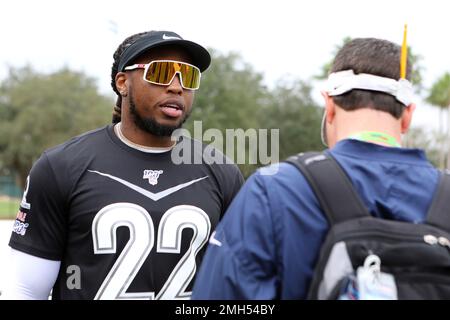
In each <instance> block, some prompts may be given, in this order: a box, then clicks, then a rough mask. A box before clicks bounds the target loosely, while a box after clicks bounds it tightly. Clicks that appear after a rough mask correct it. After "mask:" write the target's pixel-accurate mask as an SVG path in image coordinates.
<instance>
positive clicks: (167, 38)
mask: <svg viewBox="0 0 450 320" xmlns="http://www.w3.org/2000/svg"><path fill="white" fill-rule="evenodd" d="M162 38H163V40H172V39H176V40H181V38H178V37H171V36H166V34H165V33H164V34H163V36H162Z"/></svg>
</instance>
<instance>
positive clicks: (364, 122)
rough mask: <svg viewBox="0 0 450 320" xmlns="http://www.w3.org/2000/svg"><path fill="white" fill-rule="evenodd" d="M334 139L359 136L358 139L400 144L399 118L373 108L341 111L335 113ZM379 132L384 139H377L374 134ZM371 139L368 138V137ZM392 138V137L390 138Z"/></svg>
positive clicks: (389, 144) (382, 143)
mask: <svg viewBox="0 0 450 320" xmlns="http://www.w3.org/2000/svg"><path fill="white" fill-rule="evenodd" d="M336 116H337V118H336V140H337V141H340V140H343V139H348V138H351V137H353V138H355V137H360V140H365V141H366V140H367V141H368V142H371V143H375V144H379V145H384V146H392V145H394V144H395V142H397V144H398V145H400V144H401V128H400V120H398V119H395V118H394V117H393V116H391V115H390V114H388V113H386V112H382V111H378V110H373V109H359V110H354V111H350V112H345V111H341V112H339V114H337V115H336ZM368 133H380V134H381V135H382V136H384V138H387V139H388V140H392V141H389V142H388V141H387V140H386V139H377V137H376V135H375V134H368ZM371 136H372V137H373V139H370V137H371ZM391 138H392V139H391Z"/></svg>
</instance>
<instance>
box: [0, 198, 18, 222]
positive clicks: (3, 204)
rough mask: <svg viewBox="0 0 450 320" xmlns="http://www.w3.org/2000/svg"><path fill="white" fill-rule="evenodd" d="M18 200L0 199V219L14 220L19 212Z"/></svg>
mask: <svg viewBox="0 0 450 320" xmlns="http://www.w3.org/2000/svg"><path fill="white" fill-rule="evenodd" d="M19 203H20V200H19V199H14V198H0V219H14V218H15V217H16V215H17V211H18V210H19Z"/></svg>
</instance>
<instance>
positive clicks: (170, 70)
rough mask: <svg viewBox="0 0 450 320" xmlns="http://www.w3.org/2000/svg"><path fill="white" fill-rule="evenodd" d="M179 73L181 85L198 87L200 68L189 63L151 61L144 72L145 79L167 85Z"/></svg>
mask: <svg viewBox="0 0 450 320" xmlns="http://www.w3.org/2000/svg"><path fill="white" fill-rule="evenodd" d="M177 73H179V74H180V79H181V85H182V86H183V88H185V89H191V90H196V89H198V88H199V87H200V70H199V69H198V68H197V67H195V66H193V65H190V64H187V63H182V62H177V61H152V62H151V63H150V65H149V66H148V68H147V72H146V73H145V79H146V80H147V81H149V82H152V83H156V84H163V85H168V84H169V83H170V82H171V81H172V79H173V78H174V76H175V75H176V74H177Z"/></svg>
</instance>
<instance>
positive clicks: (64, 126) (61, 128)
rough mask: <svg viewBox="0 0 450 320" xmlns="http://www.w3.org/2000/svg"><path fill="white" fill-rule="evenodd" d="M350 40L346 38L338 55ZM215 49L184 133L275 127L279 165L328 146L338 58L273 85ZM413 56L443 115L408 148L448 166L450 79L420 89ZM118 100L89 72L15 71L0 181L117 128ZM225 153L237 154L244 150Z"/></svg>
mask: <svg viewBox="0 0 450 320" xmlns="http://www.w3.org/2000/svg"><path fill="white" fill-rule="evenodd" d="M349 40H350V39H349V38H345V39H343V41H342V43H341V44H339V45H337V46H336V51H337V50H338V49H339V48H340V47H341V46H342V45H343V44H344V43H345V42H346V41H349ZM210 50H211V54H212V61H213V63H212V65H211V67H210V69H209V70H208V71H207V72H205V73H204V74H203V75H202V82H201V88H200V90H199V91H198V92H197V93H196V97H195V101H194V108H193V111H192V114H191V116H190V118H189V120H188V121H187V122H186V124H185V128H187V129H188V130H189V131H190V132H191V133H193V129H194V121H199V120H201V121H202V129H203V131H205V130H207V129H208V128H216V129H218V130H220V131H221V132H222V133H223V135H224V136H225V131H226V129H237V128H241V129H243V130H244V131H245V130H248V129H252V130H258V129H268V133H267V135H268V136H267V138H268V139H269V140H270V129H278V130H279V155H278V158H279V159H280V160H283V159H285V158H286V157H287V156H289V155H292V154H295V153H298V152H302V151H306V150H323V149H324V146H323V145H322V144H321V141H320V121H321V117H322V112H323V109H322V106H321V105H319V104H318V103H317V102H316V101H315V100H314V99H313V97H312V93H313V87H314V83H315V81H320V79H324V78H326V75H327V73H328V70H329V67H330V65H331V63H332V61H329V62H325V63H324V65H323V68H322V69H321V70H319V71H318V74H317V75H316V76H315V77H313V78H312V79H293V78H286V79H284V80H283V79H281V80H280V81H278V82H277V83H276V84H275V85H274V87H272V88H269V87H267V86H266V85H265V84H264V81H263V74H262V73H260V72H258V71H256V70H254V69H253V67H252V66H251V65H250V64H248V63H247V62H246V61H243V59H242V58H241V56H240V55H239V54H237V53H233V52H231V53H227V54H224V53H221V52H218V51H216V50H214V49H210ZM410 54H411V55H412V56H411V57H412V59H413V60H414V61H415V62H416V68H415V69H414V70H415V73H414V79H415V80H414V82H415V85H416V87H417V88H420V90H419V91H418V92H422V94H423V95H424V97H425V99H427V101H428V102H429V103H431V104H433V105H435V106H436V107H437V108H440V110H442V111H441V115H440V119H439V121H440V122H442V124H441V125H440V127H439V130H438V131H437V132H432V131H425V130H423V129H422V128H413V129H412V130H411V131H410V133H409V134H408V135H407V136H406V137H405V143H406V145H407V146H408V147H420V148H423V149H425V150H426V152H427V156H428V157H429V159H430V160H431V161H432V162H433V163H434V164H435V165H438V166H440V167H442V168H443V167H446V166H447V165H448V164H447V162H448V161H449V159H448V149H449V145H448V142H449V138H448V137H449V135H450V132H449V131H448V129H447V130H445V128H448V127H449V126H448V120H447V121H444V119H445V118H447V119H448V116H447V117H446V115H448V109H449V105H450V75H449V74H448V73H445V74H444V75H443V76H442V78H440V79H437V80H436V83H435V84H434V85H433V87H432V88H430V89H429V90H428V91H427V90H426V89H424V88H423V86H422V84H421V70H422V66H421V58H420V56H418V55H414V54H412V51H411V50H410ZM114 99H115V97H114V96H113V94H112V92H111V94H110V95H104V94H102V93H100V91H99V89H98V87H97V85H96V80H95V79H94V78H91V77H89V76H87V75H86V74H84V73H83V72H78V71H73V70H69V69H68V68H62V69H61V70H59V71H56V72H54V73H49V74H47V73H40V72H37V71H36V70H34V69H33V67H32V66H25V67H22V68H10V70H9V74H8V75H7V76H6V77H4V80H3V81H2V82H1V83H0V176H10V177H11V176H12V177H14V180H15V183H16V185H17V186H18V187H23V184H24V182H25V179H26V176H27V174H28V171H29V170H30V168H31V166H32V164H33V162H34V161H36V160H37V159H38V157H39V156H40V155H41V153H42V152H43V151H44V150H45V149H47V148H49V147H52V146H54V145H57V144H59V143H62V142H64V141H65V140H68V139H70V138H71V137H73V136H76V135H78V134H81V133H83V132H85V131H88V130H92V129H95V128H97V127H101V126H104V125H106V124H108V123H110V121H111V112H112V107H113V105H114ZM446 123H447V125H445V124H446ZM192 136H194V135H193V134H192ZM205 142H206V143H210V141H205ZM235 148H242V146H238V145H236V146H235ZM248 148H249V145H248V143H247V145H245V147H244V149H245V150H240V151H241V152H242V151H247V152H248V151H249V150H248ZM223 151H224V153H225V151H226V154H227V155H234V154H236V151H237V149H235V150H232V151H230V150H223ZM269 151H270V148H269ZM269 153H270V152H269ZM233 160H235V161H236V159H233ZM260 160H261V159H259V158H258V161H257V163H248V162H247V163H243V164H239V166H240V169H241V170H242V172H243V173H244V175H245V176H246V177H248V176H249V175H250V174H251V173H252V172H253V171H254V170H255V169H256V168H257V167H259V166H261V165H262V164H264V163H261V161H260ZM62 174H64V173H62ZM1 192H2V191H1V189H0V193H1Z"/></svg>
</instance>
